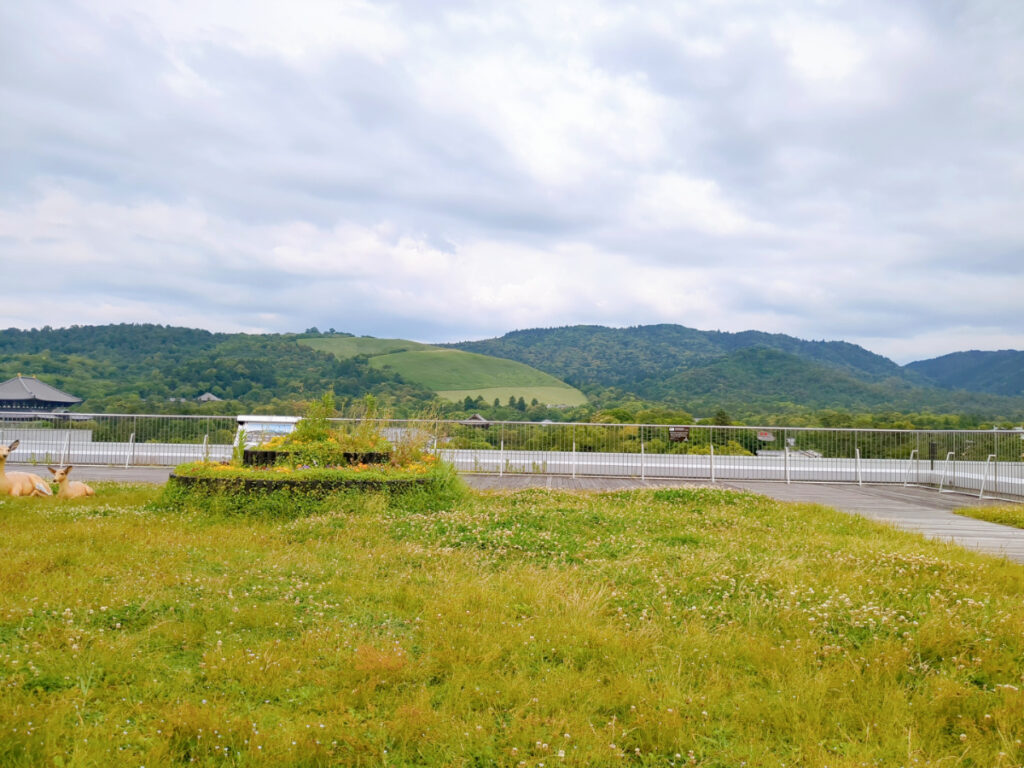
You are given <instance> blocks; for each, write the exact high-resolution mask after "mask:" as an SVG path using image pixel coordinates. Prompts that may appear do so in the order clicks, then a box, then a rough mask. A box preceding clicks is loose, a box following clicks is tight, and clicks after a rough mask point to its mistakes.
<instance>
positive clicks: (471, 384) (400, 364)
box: [300, 336, 587, 405]
mask: <svg viewBox="0 0 1024 768" xmlns="http://www.w3.org/2000/svg"><path fill="white" fill-rule="evenodd" d="M300 343H301V344H303V345H305V346H308V347H311V348H313V349H315V350H318V351H320V352H329V353H331V354H333V355H335V356H336V357H338V358H340V359H349V358H353V357H357V356H367V357H368V358H369V365H370V367H371V368H373V369H375V370H379V371H385V372H389V373H394V374H397V375H398V376H400V377H401V378H402V379H403V380H405V381H408V382H410V383H413V384H416V385H418V386H421V387H425V388H427V389H430V390H433V391H434V392H437V394H438V395H440V396H441V397H443V398H444V399H446V400H449V401H450V402H461V401H463V400H464V399H465V398H466V397H469V398H470V399H475V398H476V397H478V396H479V397H482V398H483V399H484V400H485V401H486V402H488V403H489V402H491V401H493V400H494V399H495V398H497V399H498V400H500V401H502V402H505V401H507V400H508V398H509V397H515V398H519V397H522V398H523V399H524V400H525V401H526V402H531V401H533V400H534V399H536V400H537V401H538V402H540V403H544V404H548V405H582V404H583V403H585V402H586V401H587V398H586V396H585V395H584V394H583V393H582V392H580V391H579V390H578V389H575V388H573V387H570V386H568V385H567V384H565V383H564V382H562V381H560V380H559V379H557V378H555V377H554V376H552V375H550V374H548V373H544V372H542V371H539V370H537V369H536V368H533V367H531V366H529V365H525V364H523V363H520V362H516V361H513V360H508V359H503V358H498V357H491V356H489V355H483V354H476V353H472V352H464V351H461V350H457V349H443V348H440V347H435V346H431V345H429V344H421V343H419V342H415V341H405V340H402V339H375V338H371V337H366V336H363V337H344V338H335V337H321V338H306V339H302V340H301V341H300Z"/></svg>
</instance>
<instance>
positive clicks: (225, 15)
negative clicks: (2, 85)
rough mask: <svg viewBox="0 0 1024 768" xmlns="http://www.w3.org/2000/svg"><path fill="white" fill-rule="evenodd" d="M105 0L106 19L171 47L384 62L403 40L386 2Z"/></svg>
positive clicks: (304, 60) (298, 59)
mask: <svg viewBox="0 0 1024 768" xmlns="http://www.w3.org/2000/svg"><path fill="white" fill-rule="evenodd" d="M102 7H103V9H104V12H105V15H106V17H107V18H108V19H111V20H112V21H115V22H122V23H123V22H128V23H132V24H134V25H137V26H139V27H141V28H142V29H144V30H145V31H146V32H147V33H148V34H150V35H152V36H153V37H154V38H157V39H161V38H162V39H164V40H166V41H168V42H169V43H170V44H171V45H172V46H198V45H210V44H212V45H220V46H224V47H227V48H231V49H234V50H237V51H239V52H242V53H246V54H252V55H257V56H275V57H279V58H282V59H285V60H287V61H289V62H291V63H294V64H303V65H306V64H308V65H315V63H316V61H317V60H319V59H323V58H324V57H327V56H330V55H332V54H335V53H338V52H348V53H355V54H357V55H360V56H365V57H367V58H369V59H372V60H375V61H382V60H384V59H387V58H389V57H391V56H394V55H396V54H397V53H399V52H400V51H401V50H402V49H403V47H404V46H405V37H404V35H403V33H402V30H401V26H400V25H399V24H397V23H396V19H395V18H394V17H392V16H391V15H390V13H389V9H388V7H387V6H385V5H380V4H375V3H370V2H363V1H362V0H301V2H298V3H281V2H275V0H218V2H203V1H202V0H184V1H182V0H148V2H146V3H142V4H140V3H132V2H119V1H118V0H111V1H109V2H107V3H105V4H103V6H102Z"/></svg>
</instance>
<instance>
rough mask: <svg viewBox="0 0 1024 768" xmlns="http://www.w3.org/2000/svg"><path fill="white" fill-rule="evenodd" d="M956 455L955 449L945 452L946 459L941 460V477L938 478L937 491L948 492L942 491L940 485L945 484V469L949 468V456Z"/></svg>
mask: <svg viewBox="0 0 1024 768" xmlns="http://www.w3.org/2000/svg"><path fill="white" fill-rule="evenodd" d="M950 456H956V451H950V452H949V453H947V454H946V460H945V461H944V462H942V477H941V478H940V479H939V493H948V491H943V490H942V486H943V485H945V484H946V470H947V469H949V457H950Z"/></svg>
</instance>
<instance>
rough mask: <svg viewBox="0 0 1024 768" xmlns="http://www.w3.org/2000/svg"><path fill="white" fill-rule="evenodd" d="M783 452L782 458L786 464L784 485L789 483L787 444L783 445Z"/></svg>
mask: <svg viewBox="0 0 1024 768" xmlns="http://www.w3.org/2000/svg"><path fill="white" fill-rule="evenodd" d="M783 454H784V456H783V460H784V462H785V465H786V485H789V484H790V483H789V446H788V445H786V446H784V450H783Z"/></svg>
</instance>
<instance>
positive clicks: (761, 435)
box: [757, 429, 775, 443]
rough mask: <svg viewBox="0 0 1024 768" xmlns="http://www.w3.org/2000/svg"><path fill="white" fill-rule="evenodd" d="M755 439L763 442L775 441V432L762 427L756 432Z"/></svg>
mask: <svg viewBox="0 0 1024 768" xmlns="http://www.w3.org/2000/svg"><path fill="white" fill-rule="evenodd" d="M757 439H758V440H761V441H762V442H765V443H772V442H774V441H775V434H774V433H773V432H769V431H768V430H767V429H762V430H761V431H760V432H758V433H757Z"/></svg>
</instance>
